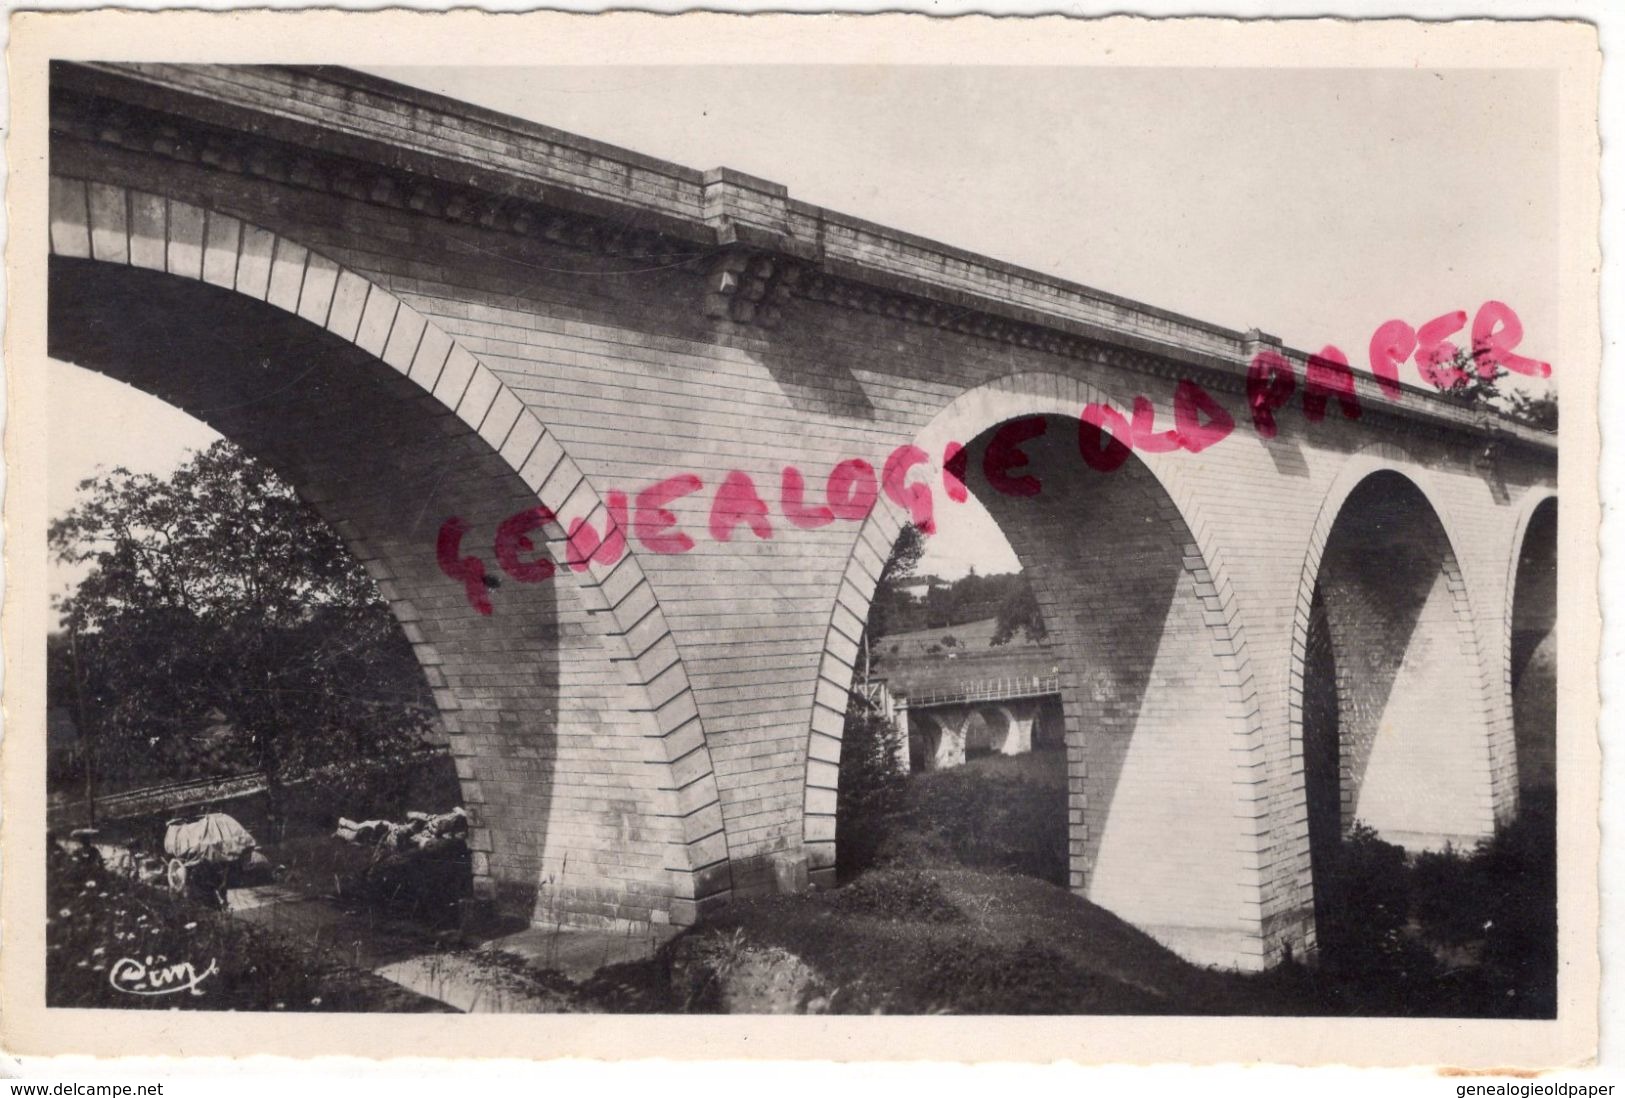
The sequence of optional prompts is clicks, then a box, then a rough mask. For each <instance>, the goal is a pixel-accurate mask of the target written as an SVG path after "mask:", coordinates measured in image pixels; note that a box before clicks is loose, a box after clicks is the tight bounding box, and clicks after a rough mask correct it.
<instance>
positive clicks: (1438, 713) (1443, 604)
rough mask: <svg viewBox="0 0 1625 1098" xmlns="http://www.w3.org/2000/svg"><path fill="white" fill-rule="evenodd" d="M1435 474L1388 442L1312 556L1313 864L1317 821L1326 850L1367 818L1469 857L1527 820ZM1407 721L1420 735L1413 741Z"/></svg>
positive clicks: (1302, 632) (1301, 694)
mask: <svg viewBox="0 0 1625 1098" xmlns="http://www.w3.org/2000/svg"><path fill="white" fill-rule="evenodd" d="M1423 468H1425V465H1423V464H1422V463H1419V462H1417V461H1416V460H1414V459H1413V458H1412V457H1411V456H1410V455H1409V454H1407V453H1406V452H1405V451H1404V450H1402V449H1401V448H1399V447H1397V446H1393V445H1390V444H1386V443H1384V444H1377V445H1374V446H1371V447H1368V448H1366V449H1364V450H1362V451H1359V452H1358V453H1356V454H1354V455H1353V456H1351V457H1350V458H1348V459H1347V461H1346V462H1345V464H1344V465H1343V467H1342V468H1341V469H1340V470H1339V472H1338V475H1337V477H1336V478H1335V480H1334V481H1333V482H1332V484H1331V485H1330V486H1329V488H1328V489H1327V491H1326V493H1325V495H1324V496H1323V497H1322V501H1321V505H1320V511H1319V513H1318V514H1317V516H1316V519H1315V523H1314V526H1313V527H1312V530H1311V534H1310V538H1309V544H1308V546H1307V548H1306V550H1305V553H1304V556H1303V567H1302V570H1301V572H1300V575H1299V580H1298V590H1297V602H1296V607H1295V610H1294V620H1293V628H1292V639H1291V649H1290V656H1289V658H1290V661H1291V663H1290V678H1289V682H1290V691H1289V701H1288V721H1289V729H1290V734H1291V736H1292V741H1293V749H1294V753H1295V754H1296V755H1298V756H1299V757H1301V758H1303V759H1304V772H1303V783H1304V787H1305V788H1304V789H1303V791H1302V796H1303V797H1304V804H1305V816H1306V818H1307V820H1308V826H1307V827H1306V829H1305V833H1304V835H1303V836H1302V839H1303V845H1304V854H1305V858H1304V861H1305V863H1312V862H1313V858H1314V847H1315V846H1316V842H1314V841H1311V838H1312V835H1313V834H1314V833H1315V832H1316V831H1317V827H1316V821H1317V820H1318V821H1319V822H1320V825H1321V826H1320V828H1319V832H1320V834H1321V835H1323V836H1325V837H1326V838H1325V839H1324V841H1327V842H1329V841H1331V831H1332V829H1333V823H1334V822H1335V830H1336V832H1337V834H1341V833H1342V832H1343V831H1346V830H1347V828H1348V827H1349V826H1350V825H1351V824H1352V823H1353V822H1354V820H1355V819H1356V818H1359V819H1361V820H1363V821H1364V822H1366V823H1368V824H1371V825H1372V826H1374V827H1375V828H1376V830H1377V831H1378V833H1379V835H1381V836H1382V837H1383V838H1385V839H1388V840H1389V841H1393V842H1397V843H1399V844H1400V845H1402V846H1405V847H1407V848H1408V849H1436V848H1438V847H1440V846H1443V845H1444V844H1445V843H1454V844H1456V845H1462V844H1467V845H1471V843H1472V842H1475V841H1476V840H1477V839H1479V838H1482V837H1484V836H1486V835H1488V834H1490V833H1491V832H1492V831H1493V829H1494V826H1495V824H1496V822H1497V821H1498V820H1500V819H1504V818H1506V816H1508V815H1509V814H1510V812H1511V811H1512V808H1513V805H1512V804H1511V803H1509V801H1508V797H1507V788H1506V785H1507V783H1506V782H1505V781H1504V780H1503V778H1504V775H1505V773H1506V767H1507V765H1508V760H1507V759H1505V758H1504V757H1503V756H1504V755H1505V753H1506V745H1504V744H1502V743H1501V742H1500V741H1501V739H1502V738H1503V737H1502V736H1501V735H1500V734H1499V733H1498V731H1497V729H1498V727H1499V723H1500V722H1498V720H1497V719H1496V717H1497V713H1498V712H1499V710H1498V706H1497V699H1496V698H1494V697H1492V693H1491V690H1490V689H1489V679H1488V677H1487V675H1486V673H1485V666H1484V660H1483V657H1482V651H1481V646H1480V643H1479V634H1478V628H1477V619H1476V617H1475V614H1474V609H1473V604H1472V599H1471V597H1470V592H1469V591H1468V588H1467V584H1466V581H1465V579H1464V577H1463V573H1462V567H1461V563H1460V561H1461V558H1460V556H1459V553H1458V543H1459V539H1458V537H1457V535H1456V534H1455V533H1454V532H1453V531H1452V529H1451V526H1450V520H1449V511H1448V510H1447V509H1445V508H1443V507H1441V506H1440V505H1439V502H1438V498H1437V496H1436V495H1435V494H1434V492H1432V491H1431V490H1430V488H1429V486H1428V484H1427V481H1426V478H1425V476H1422V475H1418V470H1419V469H1423ZM1362 538H1363V539H1364V540H1363V541H1362V540H1361V539H1362ZM1357 549H1364V550H1366V551H1365V552H1363V553H1356V550H1357ZM1385 554H1386V555H1385ZM1396 554H1397V557H1396ZM1356 559H1359V560H1363V561H1365V562H1366V563H1365V565H1364V566H1365V567H1367V568H1368V569H1369V570H1370V571H1369V572H1367V573H1366V574H1365V575H1364V576H1361V575H1358V574H1356V573H1355V572H1354V571H1353V570H1352V565H1353V562H1354V561H1355V560H1356ZM1333 581H1336V583H1335V586H1338V587H1339V588H1340V589H1339V590H1337V591H1335V592H1333V591H1331V590H1330V589H1331V588H1332V587H1333V586H1334V583H1333ZM1413 581H1414V582H1413ZM1384 599H1387V600H1388V601H1387V602H1384V601H1383V600H1384ZM1362 600H1363V601H1362ZM1316 656H1318V658H1319V659H1320V660H1323V661H1329V664H1330V666H1328V664H1327V663H1325V662H1322V663H1319V664H1318V665H1317V663H1316V662H1315V660H1314V659H1313V658H1312V657H1316ZM1325 675H1330V676H1331V678H1330V679H1329V680H1327V679H1326V678H1325ZM1328 691H1329V693H1328ZM1317 694H1319V695H1321V696H1322V698H1323V700H1325V701H1326V703H1327V704H1328V705H1331V706H1332V707H1333V709H1332V719H1333V720H1334V721H1335V723H1336V726H1337V731H1336V735H1335V737H1332V739H1331V740H1325V741H1322V742H1318V743H1317V742H1312V741H1316V740H1317V736H1316V730H1315V729H1314V728H1310V727H1309V725H1311V724H1318V723H1319V722H1317V721H1313V720H1310V719H1309V718H1310V714H1311V713H1312V712H1313V706H1314V702H1315V698H1316V696H1317ZM1379 694H1380V695H1381V697H1378V695H1379ZM1423 714H1430V717H1429V719H1419V718H1421V717H1422V716H1423ZM1396 721H1397V722H1398V723H1399V724H1402V725H1404V726H1405V727H1406V728H1409V729H1413V730H1416V729H1419V730H1421V731H1420V732H1417V731H1413V732H1412V734H1411V735H1410V736H1408V737H1406V736H1400V735H1398V734H1397V733H1396V732H1395V731H1394V727H1395V723H1394V722H1396ZM1328 735H1330V733H1328ZM1379 749H1380V753H1379ZM1418 753H1420V754H1418ZM1423 755H1426V756H1427V758H1426V759H1423V758H1422V757H1421V756H1423ZM1334 764H1335V771H1333V770H1331V769H1328V768H1332V767H1333V766H1334ZM1373 767H1375V768H1376V772H1375V773H1373V772H1372V768H1373ZM1417 783H1426V786H1427V788H1426V789H1423V788H1422V787H1421V786H1420V785H1418V784H1417ZM1317 787H1318V788H1317ZM1333 790H1335V793H1336V796H1337V805H1336V812H1335V813H1333V812H1332V809H1331V807H1330V806H1329V805H1328V803H1327V801H1326V798H1327V797H1328V796H1329V795H1330V793H1331V791H1333ZM1308 876H1309V874H1307V873H1306V874H1304V877H1305V879H1307V878H1308Z"/></svg>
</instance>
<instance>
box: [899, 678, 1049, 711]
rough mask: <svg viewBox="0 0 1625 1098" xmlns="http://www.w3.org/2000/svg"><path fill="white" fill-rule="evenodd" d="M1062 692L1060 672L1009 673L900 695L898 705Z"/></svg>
mask: <svg viewBox="0 0 1625 1098" xmlns="http://www.w3.org/2000/svg"><path fill="white" fill-rule="evenodd" d="M1060 692H1061V678H1060V676H1059V675H1006V676H1003V677H1001V678H996V679H971V680H967V681H965V682H962V683H958V684H956V685H954V686H953V687H952V688H949V689H939V690H932V691H929V692H926V693H920V694H911V695H909V696H906V697H904V696H899V697H898V698H897V706H898V708H900V709H902V708H907V709H925V708H928V707H930V706H933V705H949V704H953V703H956V702H975V701H1007V700H1010V699H1013V698H1041V697H1045V696H1047V695H1050V694H1059V693H1060Z"/></svg>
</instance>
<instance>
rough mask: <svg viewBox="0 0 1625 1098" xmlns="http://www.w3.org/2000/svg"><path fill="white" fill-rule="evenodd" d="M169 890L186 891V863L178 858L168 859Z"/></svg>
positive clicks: (175, 891)
mask: <svg viewBox="0 0 1625 1098" xmlns="http://www.w3.org/2000/svg"><path fill="white" fill-rule="evenodd" d="M167 876H168V878H169V891H171V892H174V893H177V894H179V893H181V892H185V891H186V863H185V862H183V861H181V860H180V859H179V858H171V859H169V870H168V873H167Z"/></svg>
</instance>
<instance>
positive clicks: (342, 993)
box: [45, 848, 444, 1013]
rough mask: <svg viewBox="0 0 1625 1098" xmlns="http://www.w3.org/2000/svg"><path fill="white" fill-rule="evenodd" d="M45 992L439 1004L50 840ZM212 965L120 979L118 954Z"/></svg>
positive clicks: (220, 1005)
mask: <svg viewBox="0 0 1625 1098" xmlns="http://www.w3.org/2000/svg"><path fill="white" fill-rule="evenodd" d="M47 899H48V903H49V908H48V916H47V919H46V928H45V940H46V1002H47V1004H48V1005H50V1006H53V1007H121V1008H127V1009H128V1008H137V1009H139V1008H145V1009H160V1010H163V1009H170V1008H179V1009H183V1010H240V1011H267V1012H273V1013H274V1012H278V1011H289V1012H295V1011H312V1010H321V1011H404V1012H417V1011H438V1010H443V1009H444V1008H443V1007H442V1006H441V1005H440V1004H439V1003H436V1002H434V1001H433V1000H430V999H425V998H423V997H421V996H418V995H414V994H412V993H410V992H408V991H405V990H403V989H402V988H400V987H398V986H396V985H395V984H392V983H390V982H389V981H387V980H383V979H381V978H379V977H377V976H374V975H372V974H370V973H367V972H362V971H360V970H357V969H355V968H352V967H350V966H347V965H345V964H344V963H343V962H342V961H340V960H339V959H337V958H336V957H335V956H334V955H332V954H330V953H328V952H325V951H323V950H321V949H320V948H318V947H316V946H315V945H313V943H311V942H308V941H300V940H296V939H292V938H289V937H284V936H283V935H279V934H277V933H274V932H272V931H269V930H266V929H264V928H261V927H255V926H249V925H246V924H244V923H242V922H239V921H237V920H234V919H233V918H231V917H230V916H228V915H225V914H223V913H221V912H218V911H212V910H209V909H206V908H204V907H202V906H200V905H198V904H196V903H194V902H192V901H190V900H189V899H187V898H185V897H178V896H172V895H170V894H169V893H168V892H167V891H163V890H160V889H154V888H148V887H146V886H143V885H140V884H137V883H135V882H133V881H129V880H125V879H121V878H118V877H115V876H113V875H112V874H110V873H108V872H107V871H106V870H105V869H103V868H102V867H101V866H98V865H94V864H91V863H87V862H84V861H80V860H78V859H75V858H73V857H71V856H69V855H65V854H62V853H60V852H58V851H56V850H55V848H53V854H52V859H51V864H50V866H49V869H48V873H47ZM126 958H128V959H132V960H134V961H137V962H141V963H143V964H149V965H152V966H154V967H160V966H167V965H172V964H177V965H178V964H182V963H185V962H190V963H191V964H192V965H193V970H194V971H197V972H201V971H204V970H206V969H207V968H209V966H210V965H211V964H212V965H213V966H214V967H215V970H216V971H215V972H214V973H213V974H212V975H209V976H207V977H205V978H203V979H202V980H201V981H199V982H198V983H197V986H196V988H195V991H180V992H177V993H173V994H163V995H151V996H143V995H135V994H130V993H128V992H125V991H120V990H118V989H116V988H115V987H114V986H113V985H112V983H111V981H110V976H112V974H113V972H112V970H113V968H114V966H115V965H117V964H118V963H119V962H120V961H121V960H123V959H126Z"/></svg>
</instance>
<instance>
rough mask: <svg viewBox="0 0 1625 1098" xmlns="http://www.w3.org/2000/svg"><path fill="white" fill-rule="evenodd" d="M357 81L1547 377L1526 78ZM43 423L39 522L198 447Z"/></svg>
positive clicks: (1552, 161) (1072, 272)
mask: <svg viewBox="0 0 1625 1098" xmlns="http://www.w3.org/2000/svg"><path fill="white" fill-rule="evenodd" d="M369 71H372V72H374V73H376V74H377V75H380V76H385V77H388V78H390V79H393V80H397V81H400V82H402V83H408V84H412V85H415V86H418V87H422V88H425V89H428V90H430V91H435V92H440V93H442V94H446V95H450V96H452V97H454V98H457V99H463V100H467V101H470V102H475V103H479V104H480V105H482V106H486V107H489V108H492V109H495V110H499V111H503V112H505V113H509V114H514V115H518V116H520V117H524V118H529V119H532V120H534V121H537V122H541V123H544V124H546V125H549V126H553V127H556V128H559V129H563V130H567V131H570V132H573V133H579V134H582V135H584V136H587V137H591V138H593V139H595V140H599V141H604V142H608V143H610V144H614V145H620V146H623V147H625V148H629V149H633V150H636V151H638V152H642V153H647V154H649V155H652V156H657V157H661V158H663V159H667V160H672V161H676V162H678V163H680V164H684V165H687V166H689V167H693V168H702V169H703V168H710V167H716V166H727V167H732V168H736V169H738V170H740V171H744V172H748V173H750V174H752V175H758V176H762V177H765V178H767V179H770V180H774V181H776V182H779V183H783V184H785V185H786V186H787V187H788V188H789V190H790V194H791V195H792V196H793V197H795V198H799V199H802V200H805V201H809V202H812V203H815V204H817V205H821V206H826V207H829V208H831V209H835V210H838V211H840V212H843V213H848V214H853V215H856V216H859V217H862V218H866V219H868V220H871V221H877V222H880V223H882V224H885V225H889V226H892V227H895V228H898V229H903V230H906V231H909V232H913V233H917V234H920V235H922V236H926V237H930V238H932V239H936V240H939V241H942V242H944V243H947V244H952V245H955V246H957V247H962V248H967V249H969V250H971V251H974V252H980V253H982V254H985V255H988V256H991V257H994V258H997V259H1001V260H1005V261H1008V262H1013V263H1017V264H1020V265H1022V266H1026V267H1030V268H1032V269H1034V270H1037V271H1040V272H1042V273H1045V274H1049V275H1054V276H1057V277H1061V278H1065V279H1069V280H1071V281H1075V282H1081V283H1084V284H1085V285H1089V286H1093V287H1095V288H1097V289H1101V290H1105V291H1109V292H1111V293H1115V294H1120V295H1123V296H1126V297H1130V298H1134V299H1136V300H1140V301H1143V302H1145V303H1147V304H1151V305H1155V306H1159V307H1161V308H1165V309H1172V310H1174V311H1176V312H1180V313H1184V314H1186V315H1189V316H1193V317H1196V318H1198V319H1202V320H1208V321H1212V322H1215V323H1218V324H1222V325H1224V326H1226V327H1229V328H1234V329H1241V330H1245V329H1247V328H1251V327H1258V328H1261V329H1263V330H1264V331H1267V332H1271V333H1273V334H1275V335H1279V336H1281V337H1282V338H1284V339H1285V341H1286V342H1287V343H1288V344H1289V345H1292V346H1296V347H1299V348H1303V349H1307V350H1319V349H1320V348H1321V347H1322V346H1323V345H1325V344H1327V343H1333V344H1336V345H1337V346H1338V347H1340V348H1342V349H1343V350H1344V351H1346V352H1347V353H1348V354H1349V357H1350V359H1351V360H1352V361H1353V362H1355V363H1356V364H1357V365H1358V364H1359V363H1361V362H1363V360H1364V358H1365V348H1366V345H1367V342H1368V341H1369V339H1370V336H1371V333H1372V331H1373V330H1374V329H1375V328H1376V327H1377V326H1378V325H1380V324H1382V323H1383V322H1384V321H1386V320H1389V319H1391V318H1395V317H1398V318H1403V319H1406V320H1408V321H1409V322H1410V323H1412V324H1413V325H1414V326H1420V324H1421V323H1422V322H1423V321H1425V320H1427V319H1430V318H1432V317H1434V316H1438V315H1440V314H1442V313H1447V312H1451V311H1454V310H1458V309H1460V310H1465V311H1467V312H1468V314H1469V315H1471V314H1472V313H1473V312H1474V311H1475V310H1476V309H1477V308H1478V306H1479V305H1480V304H1481V303H1483V302H1484V301H1485V300H1489V299H1496V300H1500V301H1504V302H1506V303H1507V304H1509V305H1511V306H1512V307H1513V309H1515V310H1516V312H1517V314H1518V315H1519V317H1520V318H1521V319H1522V321H1523V324H1524V329H1525V339H1524V344H1523V347H1522V348H1520V350H1522V351H1523V352H1524V353H1527V354H1529V355H1531V356H1533V357H1537V358H1545V359H1549V360H1550V359H1552V358H1553V357H1554V354H1555V350H1556V348H1555V338H1553V337H1554V336H1555V325H1556V322H1557V300H1556V285H1557V269H1558V267H1557V265H1558V255H1557V235H1558V223H1557V199H1558V195H1557V188H1556V180H1557V178H1558V176H1557V172H1558V165H1557V162H1556V148H1557V146H1556V139H1555V136H1554V133H1553V124H1554V122H1555V119H1556V112H1557V100H1556V82H1555V80H1554V79H1553V78H1552V77H1551V76H1550V75H1549V74H1546V73H1542V72H1539V71H1533V70H1519V71H1512V70H1496V71H1476V70H1450V71H1444V72H1430V71H1423V70H1412V69H1384V70H1354V69H1340V70H1335V71H1333V70H1311V69H1300V70H1278V69H1270V70H1258V69H1251V70H1250V69H1223V70H1216V69H1135V68H1113V69H1100V68H1082V67H1077V68H1031V67H1028V68H1019V69H1017V68H999V67H992V66H985V67H971V66H953V67H947V66H911V67H893V68H865V67H860V66H842V67H838V68H837V67H832V66H810V65H809V66H783V65H773V66H760V65H758V66H744V65H741V66H728V67H723V66H684V67H676V66H666V67H635V68H634V67H617V66H613V65H590V64H583V65H580V66H572V67H554V68H525V69H520V68H493V67H485V68H409V69H402V68H384V69H372V70H369ZM1553 369H1554V381H1555V380H1556V379H1557V378H1558V377H1560V376H1561V369H1562V366H1561V363H1560V362H1554V367H1553ZM1413 380H1414V379H1413ZM50 399H51V404H52V420H51V422H52V424H53V433H52V436H51V440H50V452H49V459H50V463H51V468H50V491H51V500H50V505H51V510H52V513H53V514H54V513H59V512H60V511H62V510H64V509H65V508H66V507H67V506H69V505H71V498H72V485H73V484H74V483H76V482H77V481H78V480H80V479H82V478H83V477H84V476H87V475H89V474H90V473H91V472H92V471H93V470H94V468H95V466H96V465H97V464H104V465H111V464H118V463H122V464H125V465H128V466H130V467H132V468H136V469H141V470H145V471H152V472H158V473H164V472H168V471H169V470H170V469H173V467H174V466H175V465H176V464H178V462H179V461H180V460H181V458H182V457H183V453H184V450H185V449H186V448H188V447H201V446H205V445H207V444H208V442H209V441H211V440H212V438H213V437H215V436H214V435H213V432H211V431H209V430H208V429H207V428H206V427H204V426H203V425H201V424H198V423H196V422H195V421H190V420H186V419H185V417H184V416H180V414H179V413H176V412H174V410H173V409H170V408H168V407H167V406H164V405H161V404H159V402H157V401H155V400H152V399H151V398H147V397H144V396H142V395H140V394H136V393H134V392H133V391H131V390H128V389H126V388H125V387H123V386H118V385H115V384H114V383H112V382H109V381H106V380H105V379H102V378H99V377H96V376H94V375H90V374H86V373H85V372H84V371H80V370H77V369H61V370H56V371H53V373H52V386H51V394H50ZM87 407H94V408H97V409H105V410H106V414H105V415H102V414H100V413H98V415H97V416H96V417H94V418H90V419H83V417H82V412H83V409H85V408H87ZM990 528H991V522H990V521H989V520H987V519H986V518H985V514H984V516H983V517H981V518H980V519H976V518H967V519H966V521H963V522H959V523H956V524H955V525H954V526H953V527H951V528H948V527H945V529H944V530H943V532H942V533H941V534H939V535H938V537H936V538H934V539H932V544H931V548H930V551H929V555H928V557H927V558H926V560H925V561H924V562H923V563H922V566H921V567H922V571H935V572H938V573H939V574H943V575H947V576H954V575H958V574H961V573H962V572H963V571H964V570H965V569H966V568H967V567H968V566H969V565H970V564H971V563H975V564H976V566H977V568H978V570H979V571H983V572H987V571H997V570H1003V569H1007V568H1011V567H1014V557H1013V556H1010V555H1008V551H1007V550H1005V557H1006V559H997V558H998V554H993V555H992V556H991V557H989V556H987V555H986V554H983V553H981V552H979V551H978V549H976V548H975V547H978V546H981V545H985V544H987V543H988V542H989V540H990V538H989V530H990ZM991 541H992V543H993V544H995V545H999V544H1002V538H997V537H994V538H992V539H991ZM61 578H62V577H61V576H60V575H54V576H53V577H52V582H53V584H55V583H58V582H59V581H60V580H61Z"/></svg>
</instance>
